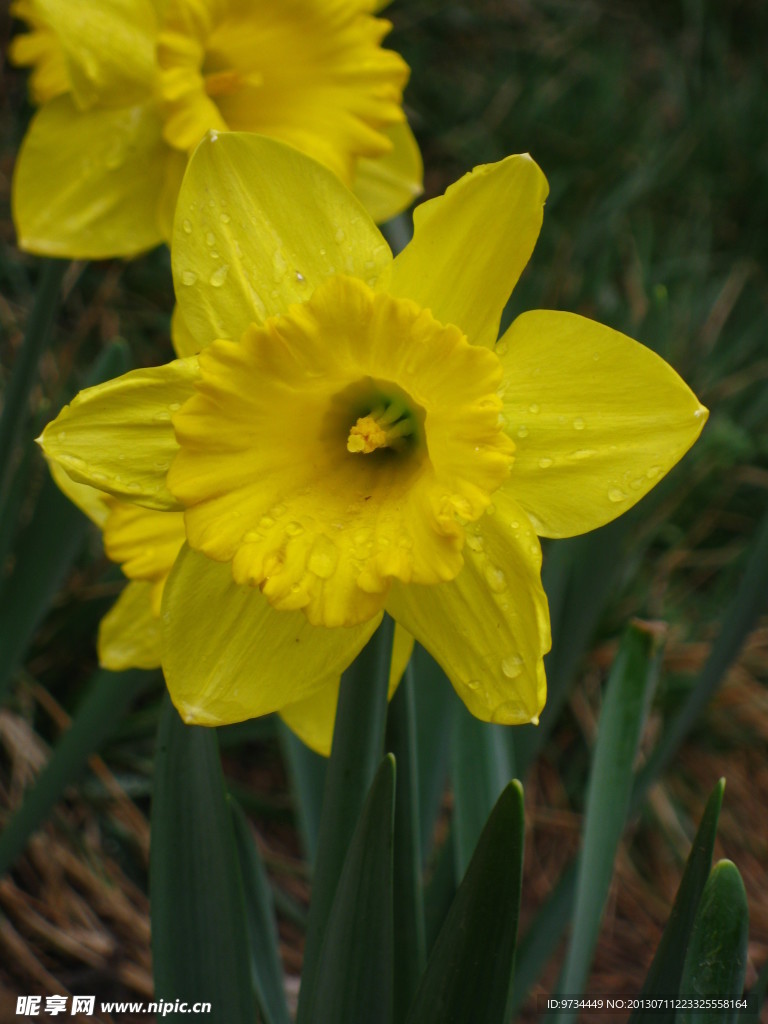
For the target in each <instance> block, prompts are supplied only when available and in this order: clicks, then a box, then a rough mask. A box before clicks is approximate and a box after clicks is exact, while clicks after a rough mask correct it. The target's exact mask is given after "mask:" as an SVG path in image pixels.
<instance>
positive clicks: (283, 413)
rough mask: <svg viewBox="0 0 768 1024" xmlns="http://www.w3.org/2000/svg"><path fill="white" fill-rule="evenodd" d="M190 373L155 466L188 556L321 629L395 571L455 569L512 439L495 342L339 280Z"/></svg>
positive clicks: (341, 619)
mask: <svg viewBox="0 0 768 1024" xmlns="http://www.w3.org/2000/svg"><path fill="white" fill-rule="evenodd" d="M200 371H201V379H200V382H199V384H198V392H197V394H196V395H195V396H194V397H193V398H191V399H189V401H188V402H186V403H185V404H184V406H183V407H182V409H181V411H180V412H179V413H177V414H176V416H175V417H174V427H175V430H176V436H177V439H178V441H179V444H180V451H179V453H178V455H177V456H176V458H175V460H174V462H173V464H172V466H171V471H170V473H169V477H168V486H169V488H170V489H171V491H172V493H173V494H174V495H175V496H176V497H177V498H178V499H179V501H180V502H182V504H183V505H184V506H185V508H186V511H185V513H184V519H185V527H186V532H187V539H188V541H189V543H190V545H191V546H192V547H193V548H194V549H195V550H197V551H201V552H203V553H204V554H207V555H208V556H209V557H211V558H214V559H216V560H217V561H228V562H231V564H232V574H233V577H234V579H235V580H236V582H238V583H249V584H251V585H253V586H258V587H259V588H260V589H261V590H262V591H263V593H264V594H265V595H266V597H267V598H268V599H269V600H270V601H271V602H272V604H273V605H274V606H275V607H276V608H282V609H286V610H290V609H297V608H302V609H304V610H305V612H306V614H307V616H308V617H309V619H310V621H311V622H313V623H315V624H318V625H325V626H337V625H352V624H354V623H355V622H361V621H363V620H365V619H367V618H371V617H372V616H373V615H375V614H377V613H378V612H379V611H380V610H381V608H382V607H383V606H384V603H385V601H386V595H387V592H388V590H389V587H390V585H391V582H392V580H393V579H399V580H402V581H404V582H412V583H421V584H433V583H439V582H441V581H443V580H450V579H453V578H454V577H455V576H456V575H457V573H458V572H459V571H460V569H461V567H462V564H463V559H462V554H461V551H462V548H463V545H464V524H466V523H467V522H471V521H473V520H477V519H479V518H480V516H481V515H482V514H483V513H484V511H485V510H486V508H487V507H488V504H489V503H490V500H491V497H490V496H491V494H492V493H493V491H495V490H496V488H497V487H499V486H500V485H501V483H502V482H503V481H504V480H505V479H506V477H507V475H508V473H509V468H510V465H511V462H512V452H513V450H514V445H513V444H512V442H511V441H510V440H509V438H508V437H507V436H506V435H505V434H504V432H503V431H502V429H501V427H500V425H499V412H500V410H501V400H500V398H499V397H498V394H497V389H498V387H499V384H500V382H501V364H500V363H499V360H498V357H497V356H496V355H495V354H494V353H493V352H491V351H490V350H488V349H486V348H480V347H479V346H474V345H470V344H469V343H468V341H467V339H466V338H465V337H464V335H463V334H462V333H461V331H459V329H458V328H456V327H453V326H446V325H444V324H440V323H438V322H437V321H436V320H435V319H434V318H433V316H432V314H431V313H430V312H429V311H428V310H423V309H420V308H419V307H418V306H417V305H416V304H415V303H413V302H411V301H409V300H407V299H399V298H394V297H392V296H390V295H387V294H384V293H379V292H374V291H373V290H372V289H371V288H369V287H368V286H367V285H365V284H364V283H363V282H362V281H358V280H356V279H354V278H346V277H341V276H340V277H335V278H330V279H329V280H327V281H326V282H324V283H323V284H322V285H320V286H319V287H318V288H317V289H316V290H315V292H314V293H313V294H312V296H311V297H310V299H309V300H307V301H306V302H305V303H303V304H301V305H297V306H294V307H291V310H290V311H289V312H288V313H286V314H285V315H283V316H279V317H273V318H270V319H268V320H267V321H266V322H265V324H264V325H263V326H262V327H256V326H253V327H251V328H250V329H249V330H248V331H247V332H246V333H245V334H244V335H243V337H242V339H241V341H240V342H224V341H217V342H214V343H213V344H212V345H210V346H209V347H208V348H207V349H205V350H204V352H203V353H202V354H201V356H200ZM361 456H364V457H363V458H361Z"/></svg>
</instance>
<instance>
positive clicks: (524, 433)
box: [517, 423, 528, 437]
mask: <svg viewBox="0 0 768 1024" xmlns="http://www.w3.org/2000/svg"><path fill="white" fill-rule="evenodd" d="M517 436H518V437H528V427H526V425H525V424H524V423H521V424H520V426H519V427H518V428H517Z"/></svg>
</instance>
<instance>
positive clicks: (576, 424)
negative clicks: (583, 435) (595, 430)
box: [573, 416, 585, 430]
mask: <svg viewBox="0 0 768 1024" xmlns="http://www.w3.org/2000/svg"><path fill="white" fill-rule="evenodd" d="M584 425H585V424H584V420H583V419H582V418H581V416H577V417H576V419H575V420H574V421H573V429H574V430H583V429H584Z"/></svg>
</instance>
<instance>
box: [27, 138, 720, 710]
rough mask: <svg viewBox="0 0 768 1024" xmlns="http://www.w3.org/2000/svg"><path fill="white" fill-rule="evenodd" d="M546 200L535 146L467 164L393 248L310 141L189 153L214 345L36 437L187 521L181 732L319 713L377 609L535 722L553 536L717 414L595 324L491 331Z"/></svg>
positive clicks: (122, 386)
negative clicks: (312, 701) (275, 714)
mask: <svg viewBox="0 0 768 1024" xmlns="http://www.w3.org/2000/svg"><path fill="white" fill-rule="evenodd" d="M304 192H311V194H312V195H314V196H316V197H317V205H316V207H315V208H314V210H313V212H312V213H311V214H308V212H307V210H306V209H299V208H297V206H296V204H295V202H294V200H293V198H292V197H294V196H295V195H299V194H302V193H304ZM546 193H547V185H546V181H545V179H544V176H543V174H542V173H541V171H540V169H539V168H538V167H537V165H536V164H535V163H534V162H533V161H532V160H531V159H530V158H529V157H527V156H514V157H509V158H507V159H506V160H503V161H501V162H499V163H496V164H491V165H486V166H483V167H479V168H476V169H475V170H474V171H473V172H472V173H471V174H468V175H466V176H465V177H464V178H462V179H461V180H460V181H459V182H457V183H456V184H455V185H453V186H452V187H451V188H449V189H448V191H447V192H446V194H445V195H444V196H442V197H440V198H438V199H435V200H432V201H430V202H428V203H425V204H424V205H422V206H421V207H419V208H418V210H417V211H416V217H415V233H414V238H413V241H412V242H411V244H410V245H409V246H408V247H407V248H406V249H405V250H404V251H403V252H402V253H401V254H400V255H399V256H398V257H397V258H396V259H394V260H393V259H392V256H391V253H390V251H389V249H388V247H387V246H386V244H385V243H384V241H383V239H382V237H381V235H380V234H379V232H378V230H377V229H376V228H375V226H374V224H373V223H372V221H371V220H370V218H369V217H368V216H367V215H366V213H365V211H364V210H363V208H362V206H361V205H360V204H359V203H358V202H357V200H356V199H355V198H354V197H353V196H352V195H351V194H350V193H349V192H348V191H347V190H346V189H345V188H344V187H343V186H342V185H341V183H340V182H339V180H338V179H337V178H336V177H334V176H333V175H332V174H331V173H329V172H328V171H327V170H326V169H325V168H324V167H322V166H320V165H319V164H317V163H315V162H314V161H312V160H310V159H309V158H307V157H305V156H303V155H302V154H300V153H298V152H297V151H296V150H293V149H291V148H289V147H286V146H284V145H283V144H281V143H279V142H276V141H274V140H270V139H264V138H257V137H254V136H249V135H245V134H237V133H230V134H227V135H223V136H221V137H218V138H217V137H215V136H211V137H209V139H207V140H206V141H205V142H204V143H203V144H202V145H201V146H200V147H199V149H198V151H197V153H196V155H195V157H194V159H193V161H192V162H191V164H190V167H189V170H188V172H187V175H186V177H185V180H184V184H183V186H182V190H181V194H180V200H179V209H178V213H177V219H176V225H175V230H174V241H173V247H172V256H173V264H174V275H175V281H176V288H177V298H178V302H179V306H180V308H181V312H182V314H183V316H184V320H185V323H186V324H187V326H188V328H189V332H190V339H191V341H190V344H194V345H195V346H196V347H197V348H198V349H199V354H198V355H194V354H191V355H188V356H187V357H185V358H182V359H179V360H176V361H175V362H173V363H170V364H168V365H166V366H161V367H158V368H156V369H151V370H139V371H135V372H133V373H129V374H127V375H125V376H124V377H121V378H119V379H118V380H116V381H112V382H110V383H108V384H105V385H101V386H99V387H96V388H92V389H89V390H88V391H85V392H83V393H82V394H81V395H80V396H78V398H76V399H75V401H74V402H73V403H72V404H71V405H70V406H69V407H67V408H66V409H65V410H64V411H63V412H62V413H61V414H60V415H59V417H58V418H57V419H56V420H55V421H54V422H53V423H52V424H50V425H49V426H48V427H47V428H46V430H45V432H44V434H43V438H42V443H43V446H44V448H45V451H46V453H47V455H48V456H49V458H51V459H53V460H55V461H57V462H58V463H59V464H60V466H61V467H63V468H64V469H65V470H66V472H67V473H68V474H69V475H70V476H71V477H73V478H74V479H75V480H76V481H79V482H82V483H86V484H89V485H91V486H93V487H97V488H99V489H101V490H103V491H105V492H108V493H110V494H111V495H113V496H114V497H116V498H119V499H120V500H122V501H128V502H131V503H133V504H135V505H138V506H142V507H143V508H147V509H154V510H157V511H158V512H160V513H164V514H166V515H176V516H178V515H179V513H183V522H184V533H185V536H186V541H185V543H184V545H183V546H182V548H181V551H180V553H179V555H178V557H177V559H176V561H175V563H174V566H173V569H172V570H171V573H170V576H169V577H168V580H167V582H166V584H165V589H164V593H163V598H162V616H161V618H162V629H163V653H162V662H163V669H164V672H165V676H166V680H167V683H168V686H169V689H170V691H171V694H172V697H173V699H174V702H175V703H176V706H177V707H178V708H179V710H180V712H181V713H182V715H183V716H184V717H185V719H186V720H187V721H190V722H199V723H206V724H214V723H221V722H231V721H236V720H239V719H242V718H246V717H250V716H256V715H261V714H265V713H267V712H270V711H274V710H279V709H281V708H284V707H285V706H286V705H289V704H292V703H294V702H296V701H299V700H305V699H309V698H312V697H313V696H314V695H317V694H318V693H319V692H320V691H321V690H322V689H323V687H324V686H325V687H327V686H328V685H329V683H328V680H329V679H331V678H334V679H335V678H336V676H337V675H338V672H339V671H340V670H342V669H343V668H344V667H345V666H346V665H347V664H349V662H350V661H351V659H352V658H353V657H354V656H355V654H356V653H357V652H358V651H359V650H360V648H361V647H362V646H363V644H364V643H365V642H366V640H367V639H368V637H369V636H370V635H371V633H372V632H373V630H374V629H375V627H376V625H377V623H378V622H379V620H380V618H381V615H382V614H383V612H384V611H385V610H386V611H388V612H389V613H390V614H391V615H392V616H393V617H394V618H395V619H396V621H397V622H399V623H400V624H401V625H402V626H404V627H405V629H407V630H408V632H409V633H410V634H411V635H412V636H414V637H416V639H417V640H419V641H420V642H421V643H422V644H423V645H424V646H425V647H426V648H427V649H428V650H429V651H430V652H431V653H432V654H433V655H434V657H435V658H436V659H437V660H438V661H439V662H440V664H441V665H442V666H443V668H444V669H445V671H446V673H447V674H448V675H449V677H450V679H451V681H452V683H453V685H454V687H455V688H456V690H457V692H458V693H459V695H460V696H461V698H462V700H463V701H464V702H465V704H466V705H467V707H468V708H469V709H470V711H472V712H473V714H475V715H476V716H478V717H479V718H482V719H485V720H489V721H494V722H499V723H505V724H513V723H522V722H529V721H535V720H536V718H537V716H538V714H539V712H540V710H541V708H542V706H543V703H544V699H545V680H544V671H543V665H542V658H543V655H544V654H545V652H546V651H547V650H548V647H549V619H548V610H547V602H546V598H545V595H544V592H543V589H542V587H541V581H540V574H539V573H540V565H541V552H540V547H539V543H538V539H537V536H536V534H537V532H538V533H539V534H541V535H544V536H552V537H558V536H568V535H571V534H575V533H581V532H584V531H586V530H589V529H592V528H594V527H596V526H598V525H601V524H602V523H605V522H607V521H609V520H610V519H613V518H614V517H615V516H616V515H618V514H619V513H621V512H622V511H624V510H625V509H627V508H628V507H630V505H632V504H633V503H634V502H636V501H637V500H638V499H639V498H640V497H642V496H643V494H645V493H646V492H647V491H648V490H649V489H650V488H651V487H652V486H653V485H654V484H655V483H656V482H657V481H658V480H659V479H660V478H661V477H662V476H663V475H664V474H665V473H666V472H667V471H668V470H669V469H670V468H671V467H672V466H673V465H674V464H675V462H676V461H677V460H678V459H679V458H680V457H681V456H682V455H683V454H684V452H685V451H687V449H688V448H689V447H690V445H691V444H692V443H693V442H694V440H695V439H696V437H697V436H698V434H699V432H700V431H701V428H702V426H703V424H704V421H705V419H706V415H707V414H706V410H705V409H704V408H703V407H702V406H701V405H700V403H699V402H698V401H697V399H696V397H695V396H694V395H693V394H692V392H691V391H690V390H689V389H688V387H687V386H686V385H685V384H684V383H683V381H682V380H681V379H680V378H679V377H678V375H677V374H676V373H675V372H674V370H672V369H671V367H669V366H668V365H667V364H666V363H665V362H664V361H663V360H662V359H660V358H659V357H658V356H656V355H655V354H654V353H652V352H651V351H650V350H648V349H646V348H644V347H643V346H642V345H639V344H637V343H636V342H634V341H632V340H631V339H629V338H627V337H625V336H624V335H621V334H619V333H618V332H616V331H613V330H611V329H610V328H607V327H604V326H602V325H600V324H597V323H595V322H593V321H591V320H587V319H585V318H583V317H580V316H575V315H573V314H570V313H560V312H553V311H536V312H531V313H526V314H523V315H522V316H520V317H518V318H517V320H515V321H514V323H513V324H512V326H511V327H510V328H509V330H508V331H507V332H506V333H505V334H504V336H503V337H502V338H501V340H500V341H499V342H498V343H496V338H497V333H498V327H499V321H500V317H501V312H502V309H503V307H504V304H505V303H506V301H507V298H508V295H509V292H510V290H511V289H512V287H513V286H514V284H515V282H516V281H517V279H518V277H519V275H520V273H521V272H522V270H523V268H524V267H525V265H526V263H527V261H528V259H529V257H530V254H531V251H532V249H533V246H534V244H535V241H536V238H537V235H538V232H539V229H540V226H541V220H542V211H543V204H544V200H545V197H546ZM222 213H225V214H226V217H225V218H222V216H221V214H222ZM468 254H471V258H468Z"/></svg>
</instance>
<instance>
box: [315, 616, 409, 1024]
mask: <svg viewBox="0 0 768 1024" xmlns="http://www.w3.org/2000/svg"><path fill="white" fill-rule="evenodd" d="M393 631H394V623H393V622H392V620H391V619H390V618H389V616H385V617H384V620H383V621H382V623H381V625H380V626H379V628H378V629H377V630H376V632H375V633H374V634H373V636H372V637H371V639H370V640H369V641H368V643H367V644H366V646H365V647H364V648H363V650H362V651H361V652H360V654H359V655H358V656H357V658H356V659H355V661H354V662H353V663H352V665H351V666H350V667H349V668H348V669H347V671H346V672H344V673H343V675H342V677H341V686H340V687H339V701H338V704H337V707H336V722H335V725H334V729H333V746H332V749H331V756H330V759H329V761H328V768H327V771H326V777H325V793H324V797H323V813H322V818H321V821H320V833H319V838H318V848H317V860H316V863H315V871H314V877H313V880H312V902H311V904H310V908H309V920H308V923H307V938H306V943H305V946H304V970H303V974H302V979H301V992H300V994H299V1010H298V1016H297V1018H296V1019H297V1024H315V1022H314V1021H313V1020H312V1018H311V1017H308V1016H307V1012H308V1011H307V1007H308V1006H309V1005H310V1003H311V1002H312V999H313V990H314V986H315V983H316V981H317V977H318V964H319V958H320V951H321V949H322V945H323V937H324V935H325V928H326V923H327V921H328V915H329V914H330V911H331V907H332V905H333V898H334V896H335V893H336V886H337V885H338V881H339V876H340V875H341V870H342V867H343V865H344V861H345V859H346V856H347V849H348V848H349V843H350V841H351V839H352V834H353V832H354V830H355V826H356V825H357V822H358V819H359V817H360V812H361V810H362V808H363V804H364V803H365V799H366V796H367V794H368V789H369V788H370V785H371V782H372V781H373V777H374V775H375V773H376V768H377V766H378V764H379V762H380V761H381V758H382V755H383V752H384V729H385V724H386V718H387V689H388V684H389V666H390V662H391V659H392V635H393Z"/></svg>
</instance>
